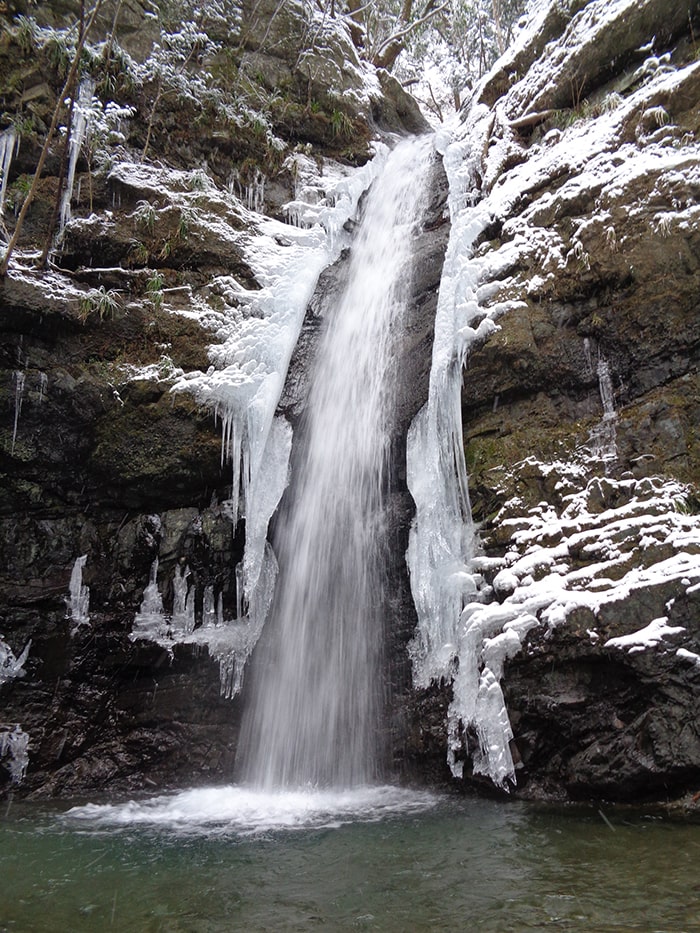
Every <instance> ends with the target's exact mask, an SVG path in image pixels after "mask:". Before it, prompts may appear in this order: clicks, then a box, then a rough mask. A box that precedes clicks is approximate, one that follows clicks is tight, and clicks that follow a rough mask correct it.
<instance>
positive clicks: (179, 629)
mask: <svg viewBox="0 0 700 933" xmlns="http://www.w3.org/2000/svg"><path fill="white" fill-rule="evenodd" d="M189 575H190V568H189V567H185V569H184V570H182V571H181V570H180V568H179V567H176V568H175V575H174V577H173V594H174V595H173V614H172V619H171V623H170V630H171V635H172V638H173V639H174V640H175V641H177V640H179V639H180V638H182V636H187V635H190V634H191V633H192V632H193V631H194V587H192V588H191V589H190V588H189V587H188V584H187V578H188V577H189Z"/></svg>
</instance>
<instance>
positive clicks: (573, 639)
mask: <svg viewBox="0 0 700 933" xmlns="http://www.w3.org/2000/svg"><path fill="white" fill-rule="evenodd" d="M591 472H592V471H591V469H590V466H588V465H584V464H582V463H581V464H579V465H576V464H571V463H549V464H545V463H538V462H537V461H535V460H534V459H530V460H528V461H526V462H525V463H521V464H516V465H515V466H514V468H513V473H514V475H515V476H527V477H528V480H527V483H528V485H529V487H530V490H532V489H535V488H537V487H538V486H539V488H540V489H541V490H542V495H543V497H544V498H543V500H542V501H540V502H539V503H537V504H535V505H532V506H530V507H528V503H527V501H525V500H524V499H523V498H520V497H517V496H516V497H514V498H511V499H510V500H508V501H507V502H506V503H505V504H504V506H503V507H502V509H501V510H500V512H499V514H498V515H497V516H496V517H495V518H494V520H493V523H492V532H493V536H492V537H489V536H486V538H485V543H486V544H487V545H488V546H489V550H490V553H493V550H491V548H493V547H494V546H497V547H498V548H499V549H502V550H505V554H504V556H503V557H501V558H494V557H476V558H475V559H474V560H473V561H472V564H471V566H472V568H473V569H474V570H477V571H481V573H482V574H483V576H484V579H485V583H486V585H485V586H484V587H483V588H482V598H483V597H486V598H490V596H491V595H493V597H495V599H496V600H497V602H495V603H489V604H488V605H486V606H483V605H481V604H478V603H477V604H473V605H471V606H469V605H468V606H467V607H466V609H465V610H464V612H463V616H462V620H463V633H462V636H461V640H460V645H459V649H460V650H459V673H458V675H457V677H456V679H455V690H454V698H453V701H452V705H451V707H450V741H451V747H452V750H453V754H454V755H455V758H456V759H457V758H459V756H460V754H462V753H463V751H464V749H463V744H462V741H461V739H462V736H463V734H464V732H466V733H467V734H468V731H469V727H472V728H473V727H474V726H475V725H476V726H478V728H477V730H476V731H477V735H479V736H481V731H482V730H484V729H485V728H488V729H489V733H488V735H489V738H490V740H491V741H490V744H489V745H488V747H487V749H486V751H485V752H483V751H481V752H479V753H478V754H477V757H476V759H475V764H474V770H475V771H479V770H482V771H483V770H484V765H483V764H482V758H480V757H479V755H480V754H481V756H482V757H485V758H486V759H487V760H489V761H491V759H492V758H493V755H494V753H495V752H496V751H497V750H498V754H499V756H500V757H499V759H498V760H499V762H500V763H501V764H500V767H501V770H502V772H503V773H504V776H509V777H510V778H511V779H512V777H513V775H514V773H515V769H516V767H517V766H518V765H519V764H521V765H523V766H524V767H525V769H526V771H527V770H528V769H533V765H534V763H535V762H538V763H541V762H542V760H543V757H542V756H543V755H545V754H546V745H547V743H545V745H544V747H542V746H539V744H538V745H537V746H536V745H535V744H533V742H534V733H529V730H528V710H530V715H531V711H532V709H533V705H536V704H537V703H538V702H545V701H544V700H543V698H542V694H543V693H545V694H546V693H547V690H548V689H551V687H550V685H549V684H545V683H543V682H538V678H539V676H540V674H541V673H542V666H541V664H539V663H538V660H535V661H534V663H533V659H544V658H547V659H548V661H549V662H550V663H551V664H552V665H553V668H556V667H560V666H561V667H564V668H570V669H571V670H570V676H571V677H572V678H573V679H574V680H576V681H580V682H579V683H578V686H577V688H576V690H575V691H574V692H573V693H571V692H569V693H564V695H561V694H559V691H557V690H554V691H553V692H552V694H551V696H549V700H548V702H549V706H550V708H551V710H552V713H551V714H550V716H549V718H550V719H551V720H554V719H556V718H557V715H556V713H555V712H554V711H555V710H556V709H557V707H559V708H560V711H561V707H562V706H563V707H564V708H566V709H567V710H568V712H569V713H570V712H571V708H572V704H573V705H574V706H577V707H578V708H579V712H580V714H581V715H582V716H585V715H586V712H585V709H586V703H587V702H590V703H591V704H592V705H594V706H595V707H598V706H600V704H601V703H602V704H603V705H606V704H607V703H609V704H610V705H609V719H608V722H607V723H605V725H604V726H601V727H600V732H599V733H598V734H597V735H595V739H594V742H593V743H592V744H595V743H596V742H597V743H598V744H600V743H605V742H608V741H611V742H613V743H615V741H617V748H616V752H617V754H616V756H615V757H618V756H619V755H620V753H621V752H622V750H623V749H624V747H625V744H626V740H627V741H632V740H634V741H635V742H639V741H641V735H643V734H644V732H645V726H644V722H640V721H639V720H640V718H641V719H642V720H643V719H644V717H645V716H647V715H648V716H650V717H651V718H653V717H655V716H662V715H668V716H669V718H670V720H671V721H672V719H673V710H671V711H669V710H667V711H666V712H665V713H664V708H665V706H667V705H669V704H668V698H667V702H666V703H657V701H656V700H652V697H651V696H649V697H648V698H647V699H646V704H645V697H644V693H645V690H646V691H647V692H648V693H649V694H652V693H657V694H658V695H660V696H663V694H664V692H665V690H666V689H667V687H666V686H665V685H664V684H665V680H666V678H668V676H669V672H670V671H671V672H672V675H671V680H672V682H673V683H674V691H675V696H674V701H673V702H672V703H671V704H670V705H672V706H674V704H675V703H678V709H677V711H678V712H679V713H680V715H681V716H682V718H683V719H684V720H686V721H687V726H688V728H687V729H686V730H685V731H684V732H683V733H682V734H681V733H679V734H675V733H674V731H673V728H672V727H669V729H668V730H667V734H666V735H664V736H663V737H662V736H661V735H660V734H659V735H652V736H651V737H650V738H649V742H650V745H649V748H648V749H647V751H646V752H645V755H646V761H644V760H642V759H640V760H639V761H638V765H639V769H640V770H639V774H636V772H635V778H634V780H635V781H636V782H637V783H639V782H641V781H642V780H643V778H644V774H645V772H648V777H649V780H650V782H651V783H653V781H654V776H655V773H656V772H657V771H660V770H662V768H661V766H660V765H659V764H658V762H657V761H656V758H657V756H660V757H663V754H664V753H662V752H661V750H660V748H659V743H660V740H661V739H662V738H663V742H662V743H661V744H664V745H667V746H668V747H669V748H672V749H675V751H674V752H673V753H672V757H674V758H677V764H676V765H675V766H674V769H672V770H678V771H682V770H683V768H684V767H685V768H687V767H688V766H689V759H690V762H692V763H694V766H695V767H697V765H698V764H700V738H699V736H698V732H697V722H698V720H697V713H698V704H699V703H700V695H699V694H698V687H699V686H700V678H699V677H698V670H697V667H696V660H697V659H698V652H699V651H700V622H699V620H698V616H697V605H698V600H699V598H700V515H698V514H693V511H694V510H695V511H697V509H696V506H697V503H696V501H695V499H694V497H693V492H692V490H691V489H690V488H689V487H685V486H683V485H682V484H679V483H677V482H674V481H669V480H663V479H661V478H658V477H645V478H642V479H635V478H633V477H631V476H628V477H627V478H622V479H617V480H616V479H612V478H608V477H602V478H601V477H598V476H593V477H591ZM692 606H694V609H693V610H689V607H692ZM492 632H493V633H494V636H493V637H487V638H485V640H484V639H483V636H484V634H486V635H487V636H488V635H490V634H491V633H492ZM477 633H478V635H479V638H480V641H479V642H477V650H476V651H474V650H471V651H470V650H469V643H470V641H471V642H475V641H476V634H477ZM562 644H565V645H566V649H565V650H562ZM521 648H524V652H525V655H526V658H527V659H526V658H520V659H519V660H518V659H516V658H515V656H516V654H517V653H518V652H520V651H521ZM508 658H513V659H514V661H513V664H512V665H511V666H510V668H511V669H512V668H513V667H515V669H516V670H517V671H518V680H519V682H518V686H517V687H516V688H513V687H512V686H511V684H510V678H509V674H506V677H505V680H504V690H505V695H506V697H507V698H508V706H509V709H510V711H511V721H512V724H513V728H512V729H511V726H510V725H509V724H508V720H507V719H506V718H505V711H504V704H503V702H501V703H500V706H499V705H498V704H497V703H496V700H495V699H494V698H493V697H492V698H491V703H492V707H491V708H490V710H489V709H483V710H479V709H478V708H477V709H476V715H475V713H474V712H473V709H474V706H473V700H472V699H471V694H470V692H469V691H470V689H471V690H472V692H473V691H474V687H473V684H474V679H475V677H477V672H478V676H480V677H481V683H482V684H483V685H484V686H485V681H487V680H488V681H489V683H488V687H489V689H490V692H491V694H493V695H494V696H495V695H497V694H498V689H497V686H496V684H497V681H498V679H499V677H500V676H501V674H502V672H503V662H504V659H508ZM465 662H466V663H465ZM528 663H529V664H532V668H531V669H530V672H529V673H527V672H526V669H527V667H528ZM593 671H597V672H599V674H600V676H601V677H608V676H610V677H611V678H612V679H616V675H615V673H614V672H615V671H623V672H624V673H621V674H619V675H618V676H619V683H617V684H616V685H615V687H614V689H612V690H611V691H610V694H609V695H605V694H604V693H603V694H601V695H597V694H598V690H599V689H600V685H596V684H595V683H594V681H593V679H592V672H593ZM489 672H490V674H492V675H493V678H491V677H490V675H489ZM535 672H536V673H535ZM552 673H553V672H552ZM589 675H591V676H589ZM520 678H523V679H526V680H527V682H528V684H529V686H528V694H527V696H526V697H523V696H522V695H521V693H520V690H521V688H522V682H521V681H520ZM533 681H534V682H533ZM635 681H639V682H638V683H636V684H635ZM651 683H655V687H654V688H653V690H650V689H649V687H650V684H651ZM623 684H624V689H623V690H622V692H623V693H626V696H624V697H622V698H621V699H614V697H615V694H617V693H618V692H619V691H620V690H621V688H622V687H623ZM470 685H472V686H471V687H470ZM645 685H646V686H645ZM482 689H483V688H482ZM567 689H568V688H567ZM537 694H540V697H539V700H535V696H536V695H537ZM477 696H479V697H481V699H482V702H485V699H486V697H485V696H483V697H482V696H481V693H479V694H477ZM632 696H634V700H632V699H631V697H632ZM499 699H502V698H500V697H499ZM616 703H617V705H616ZM686 703H687V706H686V705H685V704H686ZM470 704H471V705H470ZM630 707H632V708H633V709H634V710H635V711H636V715H633V712H632V710H631V709H630ZM489 712H490V716H489V715H488V714H489ZM514 712H515V715H513V713H514ZM479 713H481V714H482V715H481V717H480V718H478V714H479ZM484 713H486V714H487V715H486V716H484ZM499 716H500V717H501V718H500V719H499ZM693 717H695V718H693ZM630 718H631V719H632V720H633V721H631V722H630V721H629V720H630ZM484 720H485V722H484ZM541 728H542V726H541V723H540V725H539V726H538V727H537V732H538V734H539V732H540V730H541ZM562 728H563V727H562V724H561V723H559V724H558V726H557V730H558V731H559V734H560V737H561V738H562V740H563V738H564V736H563V735H562ZM586 730H587V733H588V734H589V735H590V736H591V737H592V736H593V734H594V730H595V724H594V720H593V718H591V720H590V722H589V723H588V724H587V726H586ZM611 730H612V736H610V732H611ZM625 730H627V732H625ZM638 730H639V731H638ZM513 732H515V738H514V743H511V740H512V739H513ZM571 738H572V737H571V736H569V737H568V741H569V742H570V741H571ZM550 741H551V740H550ZM538 743H539V739H538ZM455 749H456V752H455ZM511 751H512V752H514V753H515V761H513V759H512V757H511V754H510V753H511ZM583 752H585V749H581V753H583ZM635 760H636V759H635V755H634V754H630V757H629V761H628V762H627V764H626V767H625V769H624V770H628V771H629V770H634V768H633V766H632V763H633V762H634V761H635ZM538 766H539V765H538ZM491 767H492V765H491ZM663 767H664V768H665V767H666V765H664V766H663ZM577 780H580V778H578V779H577V778H576V775H575V773H574V772H573V771H572V772H571V773H569V774H568V776H567V781H569V782H571V784H572V785H573V784H575V783H576V781H577Z"/></svg>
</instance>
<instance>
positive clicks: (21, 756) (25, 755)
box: [0, 725, 29, 784]
mask: <svg viewBox="0 0 700 933" xmlns="http://www.w3.org/2000/svg"><path fill="white" fill-rule="evenodd" d="M0 764H2V765H3V766H4V767H5V768H7V770H8V771H9V772H10V778H11V780H12V783H13V784H19V783H20V781H22V780H23V779H24V775H25V774H26V771H27V766H28V765H29V736H28V735H27V733H26V732H23V731H22V729H20V727H19V725H16V726H15V727H14V729H12V730H11V731H10V730H7V729H6V730H4V731H2V732H0Z"/></svg>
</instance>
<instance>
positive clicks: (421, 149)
mask: <svg viewBox="0 0 700 933" xmlns="http://www.w3.org/2000/svg"><path fill="white" fill-rule="evenodd" d="M432 152H433V143H432V140H431V139H429V138H422V139H418V140H412V141H407V142H403V143H401V144H399V145H398V146H397V147H396V149H395V150H394V151H393V152H392V154H391V155H390V157H389V159H388V161H387V164H386V167H385V169H384V172H383V174H382V175H381V176H380V178H379V179H378V180H377V182H376V183H375V185H374V187H373V189H372V190H371V192H370V194H369V195H368V199H367V204H366V209H365V215H364V219H363V222H362V226H361V230H360V233H359V235H358V239H357V242H356V244H355V246H354V249H353V254H352V258H351V265H350V272H349V279H348V282H349V284H348V286H347V288H346V290H345V294H344V295H343V297H342V298H341V300H340V302H339V304H338V306H337V308H336V309H335V310H334V313H333V314H332V316H329V317H330V319H329V320H328V321H327V322H326V329H325V332H324V335H323V336H322V338H321V344H320V348H319V352H318V358H317V362H316V366H315V371H314V374H313V377H312V383H311V389H310V393H309V399H308V406H307V410H306V415H305V422H304V424H303V427H302V430H301V441H300V444H301V449H300V451H299V453H298V456H296V457H295V472H296V476H295V478H294V479H293V482H292V487H291V495H290V496H289V500H290V501H289V505H288V508H287V515H286V520H285V521H283V522H280V526H281V527H279V529H278V533H277V536H276V542H275V549H276V551H277V553H278V556H279V563H280V576H279V580H278V584H277V588H276V591H275V597H274V603H273V607H272V612H271V618H270V620H269V622H268V623H267V626H268V636H267V638H266V639H265V641H264V643H261V645H260V648H259V656H258V657H257V658H256V662H255V663H256V667H255V668H254V670H253V683H252V688H251V694H252V696H251V702H250V704H249V706H248V709H247V712H246V714H245V716H244V723H243V734H242V742H241V746H240V751H239V756H238V757H239V761H238V762H237V764H238V767H239V770H240V772H241V775H242V777H243V778H244V779H245V780H247V781H249V782H251V783H253V784H254V785H256V786H259V787H263V788H266V789H273V788H282V787H286V788H289V787H295V786H307V785H312V786H325V787H336V788H338V787H351V786H357V785H361V784H365V783H367V782H371V781H372V780H373V779H376V778H377V777H378V776H379V773H380V771H381V766H380V757H381V755H380V749H379V747H378V743H377V732H378V724H379V717H380V714H381V706H382V699H381V688H380V681H381V677H380V670H379V665H380V659H381V653H382V637H383V631H382V627H383V609H384V606H383V603H384V601H385V592H384V589H385V580H384V572H383V564H384V561H383V555H384V553H385V548H386V516H385V512H384V493H383V488H384V486H385V482H386V476H387V469H388V465H389V451H390V441H391V430H392V421H393V412H394V408H395V387H396V380H397V372H396V368H397V367H396V353H395V351H396V346H397V339H398V338H399V335H400V333H401V330H400V329H401V321H402V317H403V313H404V308H405V303H406V298H407V294H408V285H409V283H410V278H411V274H410V258H411V239H412V232H413V231H414V228H415V227H416V225H417V224H418V223H419V222H420V219H421V216H422V213H423V211H424V207H425V203H424V202H425V200H427V179H426V178H425V177H423V178H421V176H425V173H426V172H427V169H428V166H429V164H430V160H431V156H432ZM422 191H423V192H425V195H424V197H423V199H422V198H421V195H420V193H421V192H422Z"/></svg>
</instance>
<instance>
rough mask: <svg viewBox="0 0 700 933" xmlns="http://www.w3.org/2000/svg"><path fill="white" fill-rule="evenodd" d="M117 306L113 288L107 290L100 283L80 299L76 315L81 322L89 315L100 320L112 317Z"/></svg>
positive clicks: (116, 294)
mask: <svg viewBox="0 0 700 933" xmlns="http://www.w3.org/2000/svg"><path fill="white" fill-rule="evenodd" d="M119 307H120V301H119V296H118V293H117V292H116V291H115V290H114V289H109V290H107V289H106V288H105V287H104V285H100V287H99V288H93V289H92V290H91V291H89V292H88V293H87V295H85V297H84V298H82V299H81V300H80V310H79V313H78V317H79V319H80V321H82V323H83V324H84V323H86V321H87V320H88V319H89V318H91V317H98V318H99V319H100V320H101V321H102V320H104V319H105V318H110V317H113V316H114V314H115V312H116V311H117V310H118V309H119Z"/></svg>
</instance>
